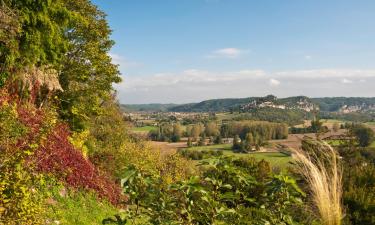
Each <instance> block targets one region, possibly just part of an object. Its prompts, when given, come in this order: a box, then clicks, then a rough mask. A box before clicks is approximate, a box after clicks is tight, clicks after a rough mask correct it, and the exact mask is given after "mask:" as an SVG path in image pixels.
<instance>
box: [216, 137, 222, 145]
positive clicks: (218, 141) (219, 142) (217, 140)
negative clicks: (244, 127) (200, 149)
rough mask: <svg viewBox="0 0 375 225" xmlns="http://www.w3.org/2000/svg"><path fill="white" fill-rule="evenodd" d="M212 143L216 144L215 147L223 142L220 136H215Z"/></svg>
mask: <svg viewBox="0 0 375 225" xmlns="http://www.w3.org/2000/svg"><path fill="white" fill-rule="evenodd" d="M214 143H215V144H217V145H218V144H222V143H223V140H222V138H221V135H218V136H216V138H215V140H214Z"/></svg>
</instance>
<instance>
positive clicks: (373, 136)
mask: <svg viewBox="0 0 375 225" xmlns="http://www.w3.org/2000/svg"><path fill="white" fill-rule="evenodd" d="M351 132H352V133H353V134H354V135H355V137H356V139H357V141H358V144H359V146H361V147H367V146H369V145H370V144H371V143H372V142H373V141H374V140H375V133H374V131H373V130H372V129H371V128H369V127H366V126H362V125H355V126H353V127H352V128H351Z"/></svg>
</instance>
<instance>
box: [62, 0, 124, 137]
mask: <svg viewBox="0 0 375 225" xmlns="http://www.w3.org/2000/svg"><path fill="white" fill-rule="evenodd" d="M64 2H65V5H66V7H67V8H68V10H69V11H71V12H72V13H73V14H74V18H73V19H72V20H71V21H70V23H69V26H68V27H67V28H69V30H70V32H68V34H67V39H68V41H69V43H70V45H69V48H68V50H69V51H68V54H67V55H66V57H64V60H63V61H62V65H63V67H62V69H61V73H60V76H59V80H60V83H61V86H62V88H63V90H64V92H62V93H60V95H59V100H60V103H61V110H60V114H61V116H62V118H64V119H65V120H67V121H68V122H69V124H70V126H71V128H72V129H73V130H84V129H87V128H88V126H89V124H88V121H90V119H91V117H93V116H98V115H101V114H102V113H103V112H104V110H105V108H103V107H101V106H102V103H103V101H105V100H109V99H111V92H112V90H113V88H112V83H113V82H120V77H119V71H118V68H117V66H116V65H113V64H112V61H111V57H110V56H109V54H108V53H109V50H110V48H111V47H112V45H113V41H111V40H110V34H111V30H110V29H109V26H108V24H107V21H106V20H105V15H104V13H103V12H101V11H100V10H99V9H98V8H97V7H96V6H94V5H93V4H92V3H91V2H90V1H87V0H65V1H64ZM87 62H90V63H87Z"/></svg>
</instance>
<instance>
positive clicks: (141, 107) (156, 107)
mask: <svg viewBox="0 0 375 225" xmlns="http://www.w3.org/2000/svg"><path fill="white" fill-rule="evenodd" d="M175 106H177V104H157V103H155V104H126V105H125V104H122V105H121V106H120V107H121V109H122V110H123V111H125V112H166V111H168V109H169V108H172V107H175Z"/></svg>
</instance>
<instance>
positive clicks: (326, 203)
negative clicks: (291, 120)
mask: <svg viewBox="0 0 375 225" xmlns="http://www.w3.org/2000/svg"><path fill="white" fill-rule="evenodd" d="M317 149H319V152H318V153H317V152H315V153H314V152H311V153H309V154H308V153H306V152H305V151H303V150H294V152H293V153H294V154H293V157H294V158H295V160H296V161H297V162H298V163H297V165H298V166H299V169H300V170H299V172H300V173H301V174H302V175H303V176H304V178H305V179H306V181H307V183H308V186H309V189H310V191H311V194H312V197H313V202H314V203H315V206H316V207H317V209H318V212H319V215H320V218H321V222H322V224H323V225H341V220H342V215H343V211H342V168H341V164H340V159H339V156H338V154H337V153H336V151H335V150H334V149H333V148H332V147H331V146H329V145H328V144H327V143H320V144H319V148H317Z"/></svg>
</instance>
